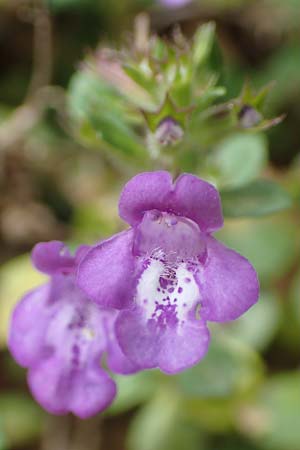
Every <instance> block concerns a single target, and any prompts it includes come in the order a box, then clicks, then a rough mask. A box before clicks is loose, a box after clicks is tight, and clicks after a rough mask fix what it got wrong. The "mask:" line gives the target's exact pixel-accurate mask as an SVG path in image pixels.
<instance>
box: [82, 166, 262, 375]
mask: <svg viewBox="0 0 300 450" xmlns="http://www.w3.org/2000/svg"><path fill="white" fill-rule="evenodd" d="M119 212H120V216H121V217H122V218H123V219H124V220H125V221H127V222H128V223H129V224H130V225H131V228H130V229H129V230H127V231H124V232H122V233H120V234H117V235H116V236H114V237H112V238H111V239H109V240H107V241H104V242H102V243H101V244H100V245H97V246H95V247H94V248H92V249H91V250H90V251H89V252H88V253H87V254H86V256H85V257H84V258H83V260H82V262H81V264H80V266H79V270H78V284H79V286H80V287H81V288H82V289H83V290H84V291H85V292H86V293H87V294H88V296H89V297H90V298H92V299H94V300H95V301H96V302H97V303H98V304H99V305H102V306H109V307H113V308H118V309H121V310H122V311H121V312H120V314H119V316H118V318H117V321H116V333H117V338H118V340H119V344H120V346H121V348H122V350H123V352H124V354H125V355H126V356H127V357H128V358H129V359H130V360H131V361H133V362H134V363H136V364H137V365H138V366H139V367H142V368H152V367H159V368H160V369H161V370H163V371H164V372H166V373H171V374H172V373H176V372H178V371H180V370H183V369H185V368H187V367H190V366H192V365H194V364H196V363H197V362H198V361H199V360H200V359H201V358H202V357H203V356H204V355H205V353H206V351H207V348H208V344H209V332H208V329H207V327H206V321H216V322H224V321H229V320H233V319H236V318H237V317H239V316H240V315H241V314H243V313H244V312H245V311H246V310H247V309H248V308H250V307H251V306H252V305H253V304H254V303H255V302H256V301H257V298H258V294H259V285H258V280H257V276H256V273H255V270H254V269H253V267H252V266H251V264H250V263H249V262H248V261H247V260H246V259H245V258H243V257H242V256H240V255H239V254H238V253H236V252H234V251H233V250H230V249H228V248H226V247H225V246H224V245H223V244H221V243H220V242H218V241H217V240H216V239H214V238H213V237H212V236H211V233H212V232H214V231H216V230H218V229H219V228H221V227H222V225H223V217H222V211H221V203H220V197H219V194H218V191H217V190H216V189H215V188H214V187H213V186H212V185H210V184H209V183H207V182H205V181H203V180H201V179H199V178H197V177H196V176H193V175H189V174H183V175H181V176H180V177H179V178H178V179H177V180H176V181H175V183H173V182H172V178H171V176H170V174H169V173H168V172H164V171H158V172H150V173H141V174H139V175H137V176H135V177H134V178H132V179H131V180H130V181H129V182H128V183H127V184H126V186H125V187H124V189H123V192H122V194H121V199H120V203H119Z"/></svg>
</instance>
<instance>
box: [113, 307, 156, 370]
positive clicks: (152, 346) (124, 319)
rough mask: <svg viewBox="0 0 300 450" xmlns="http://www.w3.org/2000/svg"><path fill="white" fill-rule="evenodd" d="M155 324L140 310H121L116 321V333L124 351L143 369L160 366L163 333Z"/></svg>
mask: <svg viewBox="0 0 300 450" xmlns="http://www.w3.org/2000/svg"><path fill="white" fill-rule="evenodd" d="M151 325H155V324H151V323H150V324H147V322H145V320H144V316H143V315H142V312H141V311H140V310H134V311H130V310H125V311H121V312H120V314H119V316H118V319H117V321H116V334H117V339H118V341H119V344H120V347H121V349H122V351H123V353H124V354H125V355H126V356H127V358H128V359H129V360H131V361H132V363H133V364H136V365H137V366H138V367H140V368H141V369H152V368H154V367H157V366H158V356H159V349H160V347H161V340H162V333H160V332H159V330H156V329H155V326H154V327H153V326H151Z"/></svg>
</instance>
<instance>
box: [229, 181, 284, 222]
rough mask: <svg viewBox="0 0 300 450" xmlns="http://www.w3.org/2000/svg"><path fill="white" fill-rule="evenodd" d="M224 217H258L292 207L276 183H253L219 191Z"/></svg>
mask: <svg viewBox="0 0 300 450" xmlns="http://www.w3.org/2000/svg"><path fill="white" fill-rule="evenodd" d="M221 199H222V206H223V213H224V216H225V217H260V216H266V215H268V214H273V213H275V212H278V211H282V210H283V209H287V208H290V207H291V206H292V200H291V197H290V196H289V194H288V193H287V192H285V191H284V190H283V189H282V188H281V187H280V186H279V185H278V184H277V183H275V182H273V181H269V180H257V181H253V182H252V183H250V184H247V185H246V186H242V187H241V188H237V189H230V190H223V191H221Z"/></svg>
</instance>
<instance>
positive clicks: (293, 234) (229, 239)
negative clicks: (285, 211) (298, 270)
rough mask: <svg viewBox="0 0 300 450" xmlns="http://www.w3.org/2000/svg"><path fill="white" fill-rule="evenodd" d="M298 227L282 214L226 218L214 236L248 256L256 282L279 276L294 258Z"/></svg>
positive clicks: (268, 280)
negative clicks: (261, 217) (222, 226)
mask: <svg viewBox="0 0 300 450" xmlns="http://www.w3.org/2000/svg"><path fill="white" fill-rule="evenodd" d="M297 233H298V229H297V225H296V224H295V222H294V221H293V220H291V219H290V218H289V217H286V216H280V215H278V216H275V217H269V218H264V219H260V220H254V219H247V220H246V219H243V220H234V221H226V223H225V227H224V228H223V229H222V230H221V231H219V232H218V233H217V236H218V239H220V240H221V241H223V242H224V243H225V244H226V245H228V247H230V248H233V249H234V250H236V251H237V252H239V253H241V254H242V255H243V256H245V257H246V258H248V259H249V260H250V261H251V263H252V264H253V265H254V267H255V269H256V270H257V272H258V276H259V280H260V283H262V284H269V283H270V282H272V281H275V280H278V279H280V278H282V277H283V276H284V275H285V274H286V273H288V271H289V270H290V269H291V267H292V265H293V264H294V262H295V260H296V258H297V247H296V246H295V243H296V242H298V235H297Z"/></svg>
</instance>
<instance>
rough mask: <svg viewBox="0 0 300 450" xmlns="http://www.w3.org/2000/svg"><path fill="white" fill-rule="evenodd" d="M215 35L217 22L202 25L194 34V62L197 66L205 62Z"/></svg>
mask: <svg viewBox="0 0 300 450" xmlns="http://www.w3.org/2000/svg"><path fill="white" fill-rule="evenodd" d="M214 37H215V24H214V23H213V22H208V23H206V24H205V25H202V26H201V27H200V28H199V29H198V30H197V32H196V34H195V36H194V45H193V50H192V51H193V63H194V65H195V66H199V65H200V64H203V62H205V60H206V59H207V57H208V56H209V54H210V52H211V49H212V46H213V42H214Z"/></svg>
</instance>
